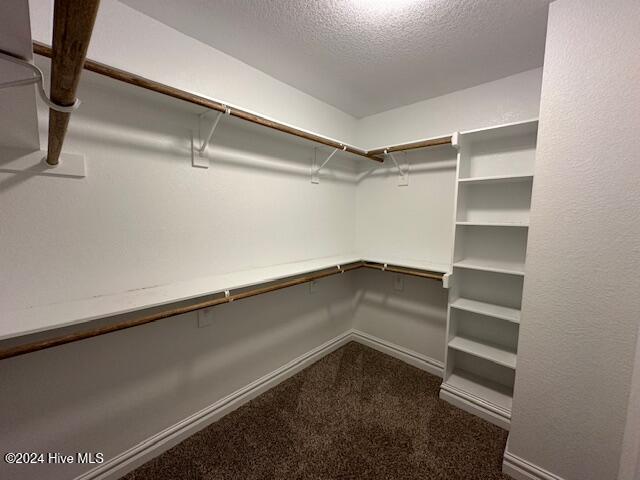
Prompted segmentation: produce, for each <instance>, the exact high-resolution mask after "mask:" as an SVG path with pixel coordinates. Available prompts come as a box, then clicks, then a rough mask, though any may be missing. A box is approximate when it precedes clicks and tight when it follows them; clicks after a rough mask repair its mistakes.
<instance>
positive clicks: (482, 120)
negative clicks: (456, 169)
mask: <svg viewBox="0 0 640 480" xmlns="http://www.w3.org/2000/svg"><path fill="white" fill-rule="evenodd" d="M541 81H542V68H535V69H533V70H528V71H526V72H522V73H519V74H516V75H512V76H510V77H505V78H501V79H499V80H494V81H492V82H487V83H483V84H481V85H477V86H475V87H470V88H467V89H465V90H459V91H457V92H453V93H449V94H447V95H442V96H440V97H437V98H431V99H429V100H423V101H420V102H416V103H413V104H411V105H407V106H404V107H399V108H394V109H393V110H388V111H386V112H382V113H379V114H376V115H371V116H369V117H365V118H362V119H360V120H358V123H357V125H356V132H355V136H354V143H355V144H356V145H358V146H361V147H362V148H366V149H372V148H377V147H382V146H386V145H393V144H398V143H406V142H411V141H413V140H417V139H420V138H430V137H438V136H442V135H450V134H451V133H452V132H455V131H462V130H472V129H475V128H482V127H490V126H492V125H500V124H503V123H510V122H518V121H521V120H529V119H531V118H536V117H537V116H538V108H539V106H540V85H541Z"/></svg>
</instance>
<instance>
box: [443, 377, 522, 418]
mask: <svg viewBox="0 0 640 480" xmlns="http://www.w3.org/2000/svg"><path fill="white" fill-rule="evenodd" d="M443 388H444V389H446V390H449V391H453V392H454V393H458V392H465V393H467V394H469V395H470V396H472V397H473V398H477V399H478V400H480V401H481V402H482V403H485V402H487V403H490V404H492V405H495V406H496V407H498V408H499V409H500V410H502V411H504V413H506V414H508V415H509V416H510V413H511V405H512V403H513V394H512V391H511V389H510V388H508V387H505V386H504V385H500V384H499V383H495V382H492V381H490V380H487V379H485V378H482V377H479V376H477V375H474V374H472V373H469V372H465V371H464V370H454V371H453V373H452V374H451V375H450V376H449V378H447V380H446V382H445V383H444V384H443Z"/></svg>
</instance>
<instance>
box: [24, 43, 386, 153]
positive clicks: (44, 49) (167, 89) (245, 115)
mask: <svg viewBox="0 0 640 480" xmlns="http://www.w3.org/2000/svg"><path fill="white" fill-rule="evenodd" d="M33 52H34V53H37V54H38V55H42V56H43V57H48V58H51V55H52V50H51V47H49V46H48V45H44V44H42V43H39V42H33ZM84 68H85V69H87V70H89V71H91V72H94V73H98V74H100V75H104V76H106V77H109V78H112V79H114V80H118V81H120V82H124V83H128V84H130V85H135V86H137V87H141V88H144V89H146V90H150V91H152V92H157V93H161V94H163V95H167V96H169V97H173V98H177V99H178V100H183V101H185V102H189V103H192V104H194V105H198V106H201V107H205V108H208V109H210V110H216V111H218V112H225V111H226V110H227V109H229V114H230V115H232V116H234V117H238V118H241V119H242V120H246V121H248V122H251V123H256V124H258V125H262V126H264V127H268V128H272V129H274V130H278V131H280V132H284V133H288V134H289V135H295V136H296V137H300V138H304V139H306V140H310V141H312V142H315V143H320V144H322V145H327V146H329V147H332V148H338V149H340V150H342V149H343V148H344V147H347V148H346V150H345V151H347V152H349V153H353V154H354V155H359V156H361V157H364V158H367V159H369V160H374V161H377V162H381V161H382V160H381V159H378V158H370V157H369V156H368V155H367V152H366V150H361V149H359V148H357V147H353V146H351V145H345V144H343V143H340V142H337V141H335V140H332V139H330V138H326V137H322V136H320V135H315V134H313V133H309V132H306V131H304V130H299V129H297V128H294V127H291V126H289V125H284V124H282V123H279V122H275V121H273V120H269V119H268V118H265V117H262V116H260V115H256V114H254V113H250V112H247V111H244V110H241V109H239V108H234V107H229V106H227V105H225V104H223V103H221V102H216V101H215V100H211V99H209V98H206V97H202V96H200V95H196V94H193V93H189V92H186V91H184V90H180V89H178V88H175V87H171V86H169V85H165V84H163V83H159V82H156V81H154V80H150V79H148V78H145V77H141V76H140V75H136V74H134V73H130V72H126V71H124V70H120V69H119V68H115V67H111V66H109V65H105V64H104V63H100V62H96V61H95V60H90V59H87V60H86V61H85V63H84Z"/></svg>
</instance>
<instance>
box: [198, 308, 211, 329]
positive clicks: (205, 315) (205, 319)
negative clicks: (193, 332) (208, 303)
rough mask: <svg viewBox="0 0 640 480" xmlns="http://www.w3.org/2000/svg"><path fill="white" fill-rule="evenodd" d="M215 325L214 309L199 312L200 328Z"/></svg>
mask: <svg viewBox="0 0 640 480" xmlns="http://www.w3.org/2000/svg"><path fill="white" fill-rule="evenodd" d="M212 323H213V308H205V309H203V310H198V328H203V327H208V326H209V325H211V324H212Z"/></svg>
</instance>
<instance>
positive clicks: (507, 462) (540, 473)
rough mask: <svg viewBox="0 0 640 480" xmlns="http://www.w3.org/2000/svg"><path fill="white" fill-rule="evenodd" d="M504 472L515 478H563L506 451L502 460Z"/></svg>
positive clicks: (557, 479)
mask: <svg viewBox="0 0 640 480" xmlns="http://www.w3.org/2000/svg"><path fill="white" fill-rule="evenodd" d="M502 472H503V473H506V474H507V475H509V476H511V477H513V478H514V479H515V480H563V479H562V477H559V476H557V475H554V474H553V473H551V472H549V471H547V470H545V469H544V468H541V467H539V466H537V465H534V464H533V463H529V462H527V461H526V460H524V459H523V458H521V457H519V456H517V455H514V454H513V453H510V452H509V451H508V450H506V451H505V452H504V460H503V461H502Z"/></svg>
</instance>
